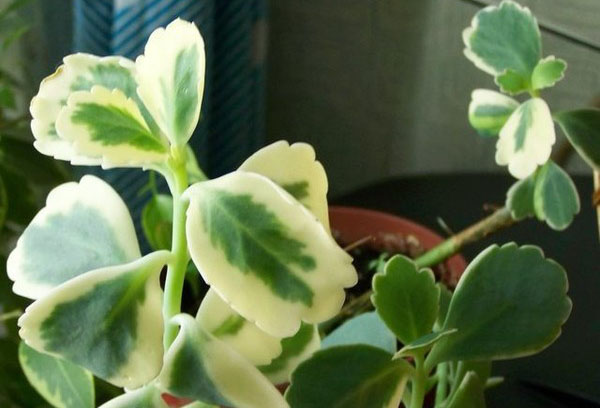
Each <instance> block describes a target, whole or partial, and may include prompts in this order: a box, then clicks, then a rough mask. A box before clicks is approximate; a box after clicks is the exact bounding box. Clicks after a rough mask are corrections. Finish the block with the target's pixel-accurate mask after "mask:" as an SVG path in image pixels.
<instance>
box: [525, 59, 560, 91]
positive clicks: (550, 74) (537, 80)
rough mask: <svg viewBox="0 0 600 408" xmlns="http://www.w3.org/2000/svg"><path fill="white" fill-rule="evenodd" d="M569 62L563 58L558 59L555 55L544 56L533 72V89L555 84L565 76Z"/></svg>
mask: <svg viewBox="0 0 600 408" xmlns="http://www.w3.org/2000/svg"><path fill="white" fill-rule="evenodd" d="M566 69H567V63H566V62H565V61H564V60H562V59H560V58H559V59H556V57H554V56H553V55H551V56H549V57H546V58H544V59H543V60H541V61H540V62H538V64H537V65H536V67H535V68H534V70H533V73H532V74H531V87H532V88H533V89H544V88H550V87H551V86H554V84H556V83H557V82H558V81H560V80H561V79H563V78H564V76H565V70H566Z"/></svg>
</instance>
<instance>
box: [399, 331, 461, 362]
mask: <svg viewBox="0 0 600 408" xmlns="http://www.w3.org/2000/svg"><path fill="white" fill-rule="evenodd" d="M455 332H456V329H449V330H444V331H439V332H432V333H429V334H426V335H425V336H423V337H419V338H418V339H416V340H415V341H413V342H412V343H410V344H407V345H405V346H404V347H402V348H401V349H400V351H398V353H397V354H396V358H397V357H404V356H414V355H415V354H417V353H419V354H420V355H423V354H424V353H426V352H428V351H429V350H430V349H431V348H432V347H433V345H434V344H435V343H437V342H438V341H439V340H440V339H442V338H443V337H445V336H449V335H451V334H452V333H455Z"/></svg>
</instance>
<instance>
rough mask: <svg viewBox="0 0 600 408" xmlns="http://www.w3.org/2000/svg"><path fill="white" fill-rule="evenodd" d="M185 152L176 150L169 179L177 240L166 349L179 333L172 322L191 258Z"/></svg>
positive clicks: (170, 276)
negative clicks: (171, 175)
mask: <svg viewBox="0 0 600 408" xmlns="http://www.w3.org/2000/svg"><path fill="white" fill-rule="evenodd" d="M185 157H186V156H185V154H177V151H175V152H174V154H173V158H172V159H173V160H172V161H171V163H170V168H171V171H172V174H173V180H172V182H171V183H169V187H170V188H171V194H172V195H173V243H172V246H171V254H172V255H173V256H172V260H171V262H169V266H168V268H167V278H166V281H165V297H164V303H163V320H164V325H165V332H164V337H163V342H164V346H165V350H167V349H168V347H169V346H170V345H171V343H173V340H175V337H176V336H177V326H176V325H174V324H173V323H171V318H172V317H173V316H175V315H176V314H179V313H180V311H181V296H182V293H183V283H184V281H185V271H186V268H187V264H188V262H189V255H188V250H187V240H186V236H185V212H186V210H187V206H188V203H187V201H185V200H183V198H182V197H181V196H182V194H183V192H184V191H185V189H186V188H187V187H188V177H187V172H186V170H185Z"/></svg>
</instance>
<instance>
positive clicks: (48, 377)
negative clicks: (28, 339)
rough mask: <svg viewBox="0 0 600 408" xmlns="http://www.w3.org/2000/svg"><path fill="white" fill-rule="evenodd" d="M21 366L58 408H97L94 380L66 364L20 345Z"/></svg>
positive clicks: (86, 373)
mask: <svg viewBox="0 0 600 408" xmlns="http://www.w3.org/2000/svg"><path fill="white" fill-rule="evenodd" d="M19 362H20V363H21V367H22V368H23V372H24V373H25V375H26V376H27V380H29V383H30V384H31V385H32V387H34V388H35V390H36V391H37V392H38V393H40V395H42V396H43V397H44V398H45V399H46V401H48V402H49V403H50V404H52V406H54V407H57V408H86V407H91V408H94V406H95V404H94V378H93V377H92V375H91V374H90V373H89V372H87V371H85V370H84V369H83V368H81V367H78V366H76V365H75V364H72V363H70V362H68V361H66V360H62V359H58V358H56V357H52V356H50V355H48V354H43V353H39V352H37V351H35V350H34V349H32V348H31V347H29V346H27V345H26V344H25V343H23V342H21V344H20V345H19Z"/></svg>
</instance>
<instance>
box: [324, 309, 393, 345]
mask: <svg viewBox="0 0 600 408" xmlns="http://www.w3.org/2000/svg"><path fill="white" fill-rule="evenodd" d="M348 344H368V345H370V346H373V347H378V348H380V349H382V350H385V351H387V352H388V353H392V354H393V353H395V352H396V336H395V335H394V333H392V332H391V331H390V329H388V327H387V326H386V325H385V323H384V321H383V320H381V318H380V317H379V315H378V314H377V312H367V313H363V314H360V315H358V316H355V317H353V318H352V319H349V320H347V321H345V322H344V323H343V324H342V325H341V326H340V327H338V328H336V329H335V330H334V331H332V332H331V333H329V335H328V336H327V337H325V338H324V339H323V341H322V342H321V346H322V348H328V347H333V346H342V345H348Z"/></svg>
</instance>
